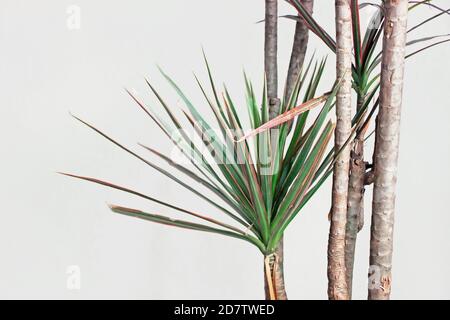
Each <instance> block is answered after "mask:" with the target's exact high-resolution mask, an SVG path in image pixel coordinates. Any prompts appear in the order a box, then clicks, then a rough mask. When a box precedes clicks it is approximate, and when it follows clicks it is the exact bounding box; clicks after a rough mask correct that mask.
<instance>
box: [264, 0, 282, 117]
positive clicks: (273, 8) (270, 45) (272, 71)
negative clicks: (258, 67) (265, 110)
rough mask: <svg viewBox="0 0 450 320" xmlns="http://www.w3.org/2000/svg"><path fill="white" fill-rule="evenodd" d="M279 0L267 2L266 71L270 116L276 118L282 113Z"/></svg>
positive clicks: (268, 0) (267, 0)
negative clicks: (279, 84) (279, 78)
mask: <svg viewBox="0 0 450 320" xmlns="http://www.w3.org/2000/svg"><path fill="white" fill-rule="evenodd" d="M277 54H278V0H266V17H265V41H264V70H265V72H266V79H267V96H268V98H269V116H270V118H271V119H272V118H275V117H276V116H277V115H278V114H279V111H280V100H279V99H278V62H277Z"/></svg>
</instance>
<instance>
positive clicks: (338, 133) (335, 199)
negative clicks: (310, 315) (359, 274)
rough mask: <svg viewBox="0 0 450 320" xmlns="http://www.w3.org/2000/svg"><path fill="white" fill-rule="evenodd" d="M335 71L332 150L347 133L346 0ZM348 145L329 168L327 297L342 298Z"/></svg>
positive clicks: (339, 7) (340, 0)
mask: <svg viewBox="0 0 450 320" xmlns="http://www.w3.org/2000/svg"><path fill="white" fill-rule="evenodd" d="M335 8H336V75H337V78H339V79H341V78H342V79H343V81H342V85H341V87H340V88H339V91H338V94H337V97H336V117H337V123H336V130H335V150H340V149H341V148H342V147H343V146H344V144H345V142H346V141H347V139H348V138H349V136H350V134H351V127H352V124H351V109H352V108H351V107H352V106H351V90H352V78H351V75H352V74H351V68H352V18H351V17H352V15H351V6H350V0H336V1H335ZM349 162H350V147H349V146H347V147H345V148H343V149H342V151H341V153H340V155H339V156H338V159H337V161H336V162H335V165H334V170H333V187H332V188H333V189H332V207H331V216H330V218H331V223H330V232H329V239H328V298H329V299H331V300H346V299H348V298H349V296H348V287H347V281H346V272H345V228H346V220H347V194H348V180H349Z"/></svg>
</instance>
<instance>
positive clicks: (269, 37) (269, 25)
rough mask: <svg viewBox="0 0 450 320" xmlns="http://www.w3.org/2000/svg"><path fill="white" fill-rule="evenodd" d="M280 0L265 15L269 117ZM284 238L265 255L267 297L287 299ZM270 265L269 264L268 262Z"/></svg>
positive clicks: (274, 94) (272, 0) (275, 106)
mask: <svg viewBox="0 0 450 320" xmlns="http://www.w3.org/2000/svg"><path fill="white" fill-rule="evenodd" d="M277 37H278V0H266V15H265V41H264V70H265V73H266V79H267V96H268V99H269V117H270V119H273V118H275V117H276V116H277V115H278V114H279V112H280V99H279V98H278V63H277V54H278V38H277ZM283 255H284V252H283V239H281V240H280V243H279V245H278V247H277V248H276V250H275V253H274V254H272V255H270V256H268V257H265V264H264V274H265V277H264V278H265V279H266V280H265V282H264V283H265V285H264V287H265V292H266V299H273V298H274V299H277V300H286V299H287V295H286V291H285V287H284V273H283V260H284V256H283ZM266 262H267V263H268V265H267V263H266ZM268 274H270V279H272V281H273V282H272V283H271V284H273V287H274V290H275V296H273V294H271V292H270V288H271V286H270V285H269V280H268V278H267V275H268Z"/></svg>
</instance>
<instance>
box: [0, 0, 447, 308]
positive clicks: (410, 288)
mask: <svg viewBox="0 0 450 320" xmlns="http://www.w3.org/2000/svg"><path fill="white" fill-rule="evenodd" d="M435 3H436V4H438V5H441V6H446V5H447V6H448V1H444V0H441V1H435ZM73 4H74V5H78V6H79V7H80V8H81V29H79V30H69V29H68V28H67V24H66V22H67V18H68V14H67V13H66V9H67V8H68V6H69V5H73ZM0 6H1V10H0V43H1V49H0V85H1V89H0V137H1V138H0V139H1V140H0V141H1V149H0V155H1V160H0V161H1V162H0V163H1V166H0V199H1V206H0V217H1V221H0V298H62V299H79V298H88V299H90V298H125V299H128V298H138V299H149V298H153V299H165V298H179V299H182V298H183V299H184V298H186V299H190V298H191V299H222V298H223V299H259V298H262V297H263V283H262V279H263V273H262V263H263V261H262V257H261V255H260V253H259V252H258V251H257V250H256V249H255V248H254V247H252V246H250V245H248V244H246V243H244V242H240V241H238V240H233V239H228V238H223V237H220V236H215V235H210V234H203V233H195V232H190V231H184V230H178V229H174V228H167V227H164V226H159V225H154V224H151V223H149V222H144V221H141V220H134V219H132V218H128V217H123V216H119V215H116V214H113V213H111V212H110V211H109V209H108V208H107V206H106V203H114V204H120V205H125V206H131V207H138V208H142V209H146V210H148V211H153V212H162V213H173V212H170V211H167V210H166V209H164V208H161V207H160V206H157V205H155V204H153V203H148V202H145V201H141V200H140V199H136V198H134V197H132V196H129V195H126V194H122V193H120V192H118V191H114V190H108V189H105V188H103V187H100V186H96V185H91V184H88V183H86V182H82V181H75V180H71V179H69V178H65V177H62V176H59V175H57V174H56V173H55V172H56V171H69V172H73V173H79V174H84V175H90V176H96V177H99V178H103V179H107V180H110V181H113V182H116V183H120V184H123V185H125V186H130V187H135V188H136V189H138V190H141V191H143V192H145V193H147V194H149V195H153V196H156V197H158V198H161V199H163V200H166V201H171V202H173V203H175V204H180V205H183V206H185V207H187V208H189V209H195V210H197V211H200V212H204V213H208V214H211V215H212V216H218V214H217V212H216V210H215V209H214V208H212V207H211V206H209V205H207V204H205V203H203V202H202V201H200V200H199V199H197V198H195V196H193V195H191V194H189V193H188V192H187V191H185V190H184V189H182V188H180V187H178V186H177V185H175V184H174V183H173V182H171V181H169V180H168V179H166V178H164V177H163V176H161V175H160V174H159V173H157V172H155V171H154V170H152V169H151V168H148V167H146V166H145V165H143V164H142V163H139V162H138V161H137V160H135V159H132V158H131V157H130V156H128V155H127V154H125V153H124V152H122V151H121V150H119V149H118V148H116V147H115V146H113V145H112V144H110V143H109V142H108V141H106V140H104V139H103V138H101V137H100V136H98V135H96V134H95V133H93V132H92V131H90V130H88V129H86V128H85V127H83V126H82V125H80V124H79V123H77V122H76V121H75V120H73V119H72V118H71V117H70V116H69V111H71V112H73V113H75V114H77V115H79V116H81V117H83V118H84V119H86V120H88V121H90V122H92V123H94V124H96V125H97V126H98V127H100V128H102V129H103V130H105V131H106V132H108V133H110V134H111V135H112V136H114V137H116V138H117V139H119V140H120V141H123V142H124V143H126V144H127V145H129V146H131V147H132V148H133V149H135V150H138V151H139V152H141V154H143V155H145V156H148V157H149V158H151V159H154V158H152V156H151V155H149V154H147V153H146V152H145V151H142V150H141V149H140V148H139V147H138V146H137V145H136V142H143V143H146V144H148V145H150V146H153V147H157V148H159V149H161V150H162V151H164V152H166V153H169V152H170V144H169V143H168V141H167V140H166V139H165V138H164V137H163V135H162V134H161V133H160V131H159V130H158V129H157V128H156V127H155V126H154V125H153V124H152V123H151V122H150V121H149V119H148V118H146V117H145V115H144V114H143V113H142V111H141V110H138V108H137V107H136V105H135V103H134V102H133V101H131V99H130V98H129V97H128V96H127V95H126V94H125V92H124V90H123V87H128V88H135V89H136V90H137V91H138V92H139V94H140V96H142V97H143V98H144V99H145V100H146V102H148V103H149V104H150V105H151V106H152V107H154V108H159V106H158V105H157V104H156V103H155V99H154V98H153V97H152V96H151V95H150V93H149V90H148V89H147V88H146V87H145V85H144V82H143V76H148V77H149V78H150V79H152V81H153V82H154V83H155V84H156V86H157V87H158V88H159V89H160V90H161V92H162V94H163V95H164V96H165V97H167V100H168V101H170V102H171V103H172V104H173V105H175V106H181V102H180V101H179V99H177V98H176V97H175V95H174V94H173V91H171V90H170V89H169V88H168V86H167V83H165V81H164V80H163V79H162V78H161V76H160V75H159V74H158V71H157V69H156V67H155V63H158V64H160V65H161V66H162V67H164V69H165V70H166V71H167V72H168V73H169V74H171V75H172V76H174V78H175V79H176V80H177V81H178V83H179V84H180V85H181V87H182V88H183V89H185V91H186V92H187V93H188V95H189V97H191V98H192V100H193V101H195V102H196V103H197V105H198V106H199V108H200V109H201V110H205V112H206V111H207V107H206V105H205V104H204V100H203V99H202V98H201V93H200V91H199V90H198V88H197V87H196V84H195V82H194V81H193V77H192V73H191V72H192V71H196V72H197V73H198V74H199V76H200V78H201V79H203V80H204V81H206V74H205V71H204V66H203V62H202V57H201V46H203V47H204V48H205V50H206V51H207V54H208V57H209V59H210V62H211V64H212V66H213V69H214V73H215V75H216V78H217V80H218V82H219V83H220V82H222V81H224V82H226V83H227V85H228V87H229V89H230V91H231V93H232V95H233V97H234V99H235V100H236V102H237V104H238V107H239V109H240V112H241V113H242V115H243V116H246V111H245V106H244V101H245V100H244V86H243V79H242V69H243V68H245V69H246V71H247V73H248V74H249V75H250V77H251V78H252V79H253V81H254V82H255V83H256V84H257V85H256V87H257V88H258V90H259V89H260V88H261V86H260V83H261V82H262V74H263V55H262V53H263V24H255V22H256V21H258V20H260V19H262V18H263V1H257V0H246V1H239V0H228V1H217V0H214V1H211V0H196V1H183V0H172V1H148V0H145V1H144V0H142V1H138V0H133V1H106V0H95V1H92V0H91V1H87V0H85V1H81V0H80V1H66V0H63V1H62V0H58V1H56V0H54V1H51V0H45V1H44V0H42V1H19V0H9V1H8V0H1V1H0ZM287 13H293V10H292V9H290V8H289V7H288V6H287V5H285V4H284V3H283V4H282V5H281V8H280V14H287ZM434 13H435V11H432V10H430V9H427V8H423V9H420V10H416V12H413V13H411V15H410V25H413V24H416V23H418V22H420V21H422V20H423V19H424V18H426V17H429V16H431V15H433V14H434ZM315 17H316V18H317V19H318V20H319V21H320V22H321V23H323V24H324V26H325V29H326V30H328V31H329V32H330V33H331V34H334V19H333V17H334V6H333V1H331V0H329V1H323V0H321V1H316V8H315ZM293 27H294V24H293V22H292V21H290V20H285V19H283V20H281V21H280V37H279V38H280V45H279V47H280V50H279V54H280V63H279V67H280V84H281V83H283V81H282V80H283V79H284V76H285V74H286V68H287V64H288V61H289V54H290V48H291V42H292V33H293ZM449 32H450V17H448V16H447V17H441V18H439V20H437V21H435V22H433V23H432V24H429V25H428V26H425V27H422V28H421V29H420V30H417V32H414V33H412V34H411V37H410V39H412V38H413V36H414V37H420V36H425V35H434V34H443V33H449ZM313 50H317V54H318V56H319V57H321V56H323V55H325V54H328V55H329V59H328V60H329V63H328V69H327V71H326V74H325V79H324V82H323V83H322V87H321V88H320V90H321V91H325V90H328V89H329V86H330V85H331V83H332V81H333V79H334V76H335V72H334V58H333V54H332V53H331V52H330V51H329V50H327V49H326V48H325V47H324V46H323V45H322V44H321V43H320V41H319V40H318V39H317V38H316V37H315V36H311V42H310V50H309V54H311V52H312V51H313ZM449 58H450V46H449V45H448V44H446V45H443V46H441V47H437V48H433V49H431V50H430V51H429V52H426V53H424V54H421V55H420V56H416V57H414V58H412V59H411V60H409V61H408V62H407V67H406V75H405V77H406V82H405V90H404V109H403V111H404V112H403V119H402V137H401V155H400V165H399V168H400V169H399V170H400V172H399V182H398V201H397V215H396V227H395V243H394V245H395V252H394V261H393V263H394V270H393V289H392V298H394V299H431V298H446V299H448V298H450V290H449V288H448V287H449V286H450V274H449V272H448V270H449V263H450V241H449V240H450V235H449V229H450V212H449V207H448V201H449V198H450V193H449V188H448V181H449V179H450V166H449V165H448V164H449V163H450V148H449V139H448V137H449V134H450V126H449V124H448V122H449V108H450V104H449V100H450V90H449V80H450V77H449V70H450V59H449ZM259 92H260V91H259ZM372 141H373V140H370V144H371V143H372ZM163 166H164V164H163ZM329 187H330V182H329V181H328V183H327V185H326V186H325V187H324V188H323V189H322V190H321V191H320V192H319V193H318V194H317V196H316V197H315V198H314V199H313V200H312V201H311V202H310V203H309V204H308V205H307V206H306V207H305V209H304V210H303V212H302V213H301V214H300V215H299V216H298V218H297V219H296V220H295V221H294V223H293V224H292V225H291V226H290V227H289V228H288V230H287V232H286V250H285V251H286V257H285V262H286V271H285V275H286V281H287V290H288V294H289V297H290V298H291V299H307V298H309V299H325V298H326V284H327V278H326V244H327V235H328V221H327V214H328V211H329V206H330V190H329ZM370 195H371V192H370V188H369V191H368V197H367V199H370ZM366 209H367V210H366V220H367V224H366V226H365V228H364V230H363V231H362V232H361V233H360V236H359V241H358V244H357V256H356V266H355V279H354V283H355V287H354V297H355V298H358V299H365V298H366V290H367V289H366V288H367V270H368V239H369V220H370V219H369V216H368V214H369V212H370V211H369V210H370V201H369V200H367V203H366ZM174 216H179V215H177V214H175V215H174ZM70 265H78V266H79V267H80V268H81V289H80V290H68V289H67V287H66V281H67V274H66V269H67V267H68V266H70Z"/></svg>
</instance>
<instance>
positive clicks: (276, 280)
mask: <svg viewBox="0 0 450 320" xmlns="http://www.w3.org/2000/svg"><path fill="white" fill-rule="evenodd" d="M264 289H265V293H266V300H287V295H286V289H285V287H284V276H283V239H281V241H280V244H279V245H278V247H277V250H276V251H275V253H274V254H271V255H269V256H266V257H265V258H264Z"/></svg>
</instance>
